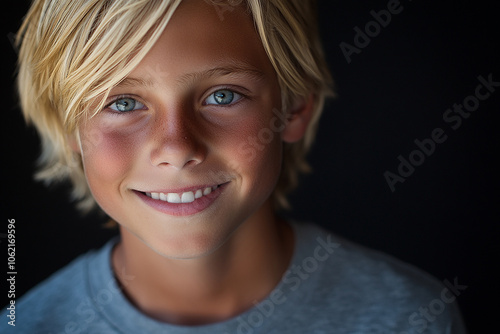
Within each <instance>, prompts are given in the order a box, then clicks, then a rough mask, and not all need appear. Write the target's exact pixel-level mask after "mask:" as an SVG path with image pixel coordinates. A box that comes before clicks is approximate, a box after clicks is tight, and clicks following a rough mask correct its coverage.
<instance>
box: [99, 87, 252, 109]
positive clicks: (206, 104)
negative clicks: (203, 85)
mask: <svg viewBox="0 0 500 334" xmlns="http://www.w3.org/2000/svg"><path fill="white" fill-rule="evenodd" d="M220 91H229V92H231V93H233V94H234V95H236V96H238V97H237V98H236V96H235V98H234V99H235V100H236V101H235V102H233V101H231V102H230V103H228V104H208V103H206V101H207V100H208V99H209V98H210V97H212V96H213V95H214V94H215V93H217V92H220ZM244 98H248V96H247V95H245V94H243V93H241V92H239V91H238V90H236V89H234V87H225V86H223V87H218V88H217V89H214V90H212V92H211V93H210V94H208V95H207V96H206V97H205V98H204V99H203V102H202V105H203V106H217V107H223V108H228V107H231V106H234V105H236V104H238V103H239V102H240V101H241V100H242V99H244ZM124 99H131V100H134V101H136V103H140V104H141V105H143V108H138V109H134V110H131V111H118V110H114V109H111V106H112V105H113V104H115V103H116V102H118V101H120V100H124ZM104 109H105V110H109V111H110V112H111V113H113V114H128V113H133V112H135V111H139V110H147V107H146V104H145V103H143V102H141V101H140V100H139V99H138V98H136V97H134V96H132V95H120V96H117V97H115V98H113V100H111V101H110V102H109V103H107V104H106V105H105V107H104Z"/></svg>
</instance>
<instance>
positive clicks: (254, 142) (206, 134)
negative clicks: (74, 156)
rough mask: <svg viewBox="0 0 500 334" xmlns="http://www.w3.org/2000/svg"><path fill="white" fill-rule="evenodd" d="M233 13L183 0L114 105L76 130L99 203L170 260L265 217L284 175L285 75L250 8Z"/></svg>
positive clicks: (114, 94)
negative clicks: (275, 65) (269, 51)
mask: <svg viewBox="0 0 500 334" xmlns="http://www.w3.org/2000/svg"><path fill="white" fill-rule="evenodd" d="M228 6H229V5H228ZM226 9H227V10H225V11H224V12H223V15H220V14H221V8H217V7H214V5H211V4H208V3H207V2H206V1H204V0H189V1H183V2H182V4H181V5H180V6H179V8H178V9H177V10H176V12H175V14H174V15H173V17H172V19H171V21H170V22H169V24H168V25H167V28H166V29H165V31H164V32H163V34H162V36H161V37H160V39H159V40H158V42H157V43H156V44H155V46H154V47H153V49H152V50H151V51H150V52H149V53H148V54H147V56H146V57H145V58H144V59H143V60H142V62H141V63H140V64H139V66H137V67H136V68H135V69H134V71H133V72H132V73H131V74H130V75H129V76H128V78H127V79H126V80H124V81H123V82H122V83H121V84H120V85H118V86H117V87H115V88H114V89H113V90H112V91H111V94H110V96H109V99H108V100H107V102H106V105H107V107H106V108H105V109H104V110H103V111H102V112H100V113H99V114H97V115H96V116H95V117H93V118H91V119H89V120H87V121H84V122H82V125H81V126H80V129H79V130H80V138H81V142H82V158H83V164H84V169H85V174H86V177H87V180H88V183H89V186H90V188H91V190H92V193H93V195H94V197H95V199H96V200H97V202H98V203H99V205H100V206H101V207H102V208H103V209H104V210H105V211H106V212H107V213H108V214H109V215H110V216H111V217H112V218H114V219H115V220H116V221H117V222H118V223H120V224H121V225H122V226H123V227H124V228H126V229H127V230H128V231H130V232H131V233H132V234H134V235H135V236H136V237H138V238H139V239H141V240H142V241H143V242H145V243H146V244H148V245H149V246H150V247H151V248H152V249H154V250H155V251H157V252H158V253H160V254H163V255H165V256H168V257H180V258H187V257H196V256H200V255H203V254H206V253H208V252H210V251H212V250H214V249H216V248H217V247H218V246H220V245H221V244H222V243H223V242H224V241H225V240H227V238H228V237H229V236H230V235H231V233H232V232H234V231H235V230H236V229H237V227H238V226H240V225H241V224H242V223H244V222H245V221H246V220H247V219H249V218H252V217H254V218H255V217H256V215H259V216H260V217H263V216H266V214H267V213H268V212H263V211H266V210H267V211H270V209H269V208H270V207H271V206H270V205H264V204H265V203H267V204H268V201H269V195H270V194H271V193H272V191H273V189H274V187H275V185H276V182H277V180H278V176H279V173H280V167H281V160H282V140H281V132H279V131H280V130H281V129H282V118H283V117H279V116H278V114H279V113H278V112H277V110H281V97H280V89H279V85H278V81H277V77H276V74H275V71H274V69H273V67H272V65H271V63H270V61H269V59H268V57H267V55H266V53H265V51H264V48H263V46H262V43H261V41H260V39H259V37H258V34H257V33H256V31H255V28H254V25H253V21H252V19H251V16H250V14H248V13H245V8H244V7H242V6H238V7H234V8H226ZM92 137H93V138H97V140H85V139H88V138H92ZM215 187H218V188H217V189H215V190H213V188H215ZM207 188H211V191H212V192H211V193H210V194H208V195H206V194H207V193H208V192H209V190H207ZM200 195H202V197H199V196H200ZM158 196H159V197H160V198H159V199H158ZM198 197H199V198H198ZM165 200H167V201H165ZM178 201H184V202H186V203H175V202H178ZM170 202H174V203H170Z"/></svg>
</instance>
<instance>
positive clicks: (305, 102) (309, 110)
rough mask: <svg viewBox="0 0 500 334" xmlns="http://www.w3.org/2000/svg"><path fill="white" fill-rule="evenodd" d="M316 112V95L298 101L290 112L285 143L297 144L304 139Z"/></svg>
mask: <svg viewBox="0 0 500 334" xmlns="http://www.w3.org/2000/svg"><path fill="white" fill-rule="evenodd" d="M313 111H314V95H313V94H311V95H309V96H308V97H307V98H304V99H300V100H298V101H297V102H296V103H295V104H294V105H293V107H292V108H291V109H290V110H289V115H288V122H287V123H286V126H285V129H284V130H283V133H282V138H283V141H285V142H287V143H295V142H297V141H299V140H300V139H302V137H304V134H305V133H306V130H307V127H308V125H309V123H310V122H311V119H312V116H313Z"/></svg>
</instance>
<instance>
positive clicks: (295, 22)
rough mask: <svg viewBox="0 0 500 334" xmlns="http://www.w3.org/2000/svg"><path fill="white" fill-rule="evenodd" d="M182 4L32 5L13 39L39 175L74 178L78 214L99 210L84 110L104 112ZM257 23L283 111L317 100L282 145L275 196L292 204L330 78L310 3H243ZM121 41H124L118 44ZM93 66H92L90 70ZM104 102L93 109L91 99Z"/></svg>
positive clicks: (138, 0)
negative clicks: (85, 159) (295, 137)
mask: <svg viewBox="0 0 500 334" xmlns="http://www.w3.org/2000/svg"><path fill="white" fill-rule="evenodd" d="M180 2H181V0H171V1H165V0H163V1H162V0H107V1H103V0H88V1H49V0H38V1H34V3H33V5H32V7H31V9H30V10H29V12H28V14H27V16H26V18H25V20H24V22H23V24H22V26H21V28H20V29H19V32H18V35H17V41H16V42H17V45H18V47H19V50H20V52H19V66H18V78H17V87H18V92H19V97H20V103H21V108H22V111H23V114H24V117H25V119H26V121H27V122H28V123H30V124H33V125H34V126H35V127H36V128H37V130H38V132H39V134H40V137H41V142H42V153H41V155H40V158H39V161H38V164H39V171H38V172H37V174H36V176H35V177H36V179H37V180H41V181H43V182H45V183H48V184H50V183H54V182H59V181H65V180H70V181H71V183H72V184H73V191H72V198H73V199H75V200H76V201H78V208H79V209H80V210H82V212H88V211H89V210H91V209H93V208H95V207H97V205H96V204H97V203H96V202H95V200H94V198H93V197H92V194H91V192H90V189H89V187H88V184H87V181H86V179H85V175H84V172H83V166H82V163H81V158H80V155H79V154H77V153H75V152H73V150H72V149H71V148H70V145H69V138H70V137H71V136H74V134H75V131H76V129H77V128H78V124H79V122H80V121H81V119H82V118H83V117H84V116H87V115H93V114H95V113H97V111H98V110H100V109H101V108H102V106H103V104H104V100H105V98H106V96H107V95H108V94H109V91H110V90H111V88H112V87H113V86H115V85H116V84H117V83H119V82H120V81H121V80H122V79H123V78H125V77H126V76H127V75H128V74H129V73H130V72H131V71H132V69H133V68H134V67H135V66H136V65H137V64H139V63H140V61H141V60H142V59H143V58H144V56H145V55H146V54H147V52H148V51H149V50H150V49H151V47H152V46H153V45H154V43H155V42H156V40H157V39H158V38H159V36H160V35H161V33H162V31H163V30H164V28H165V26H166V24H167V23H168V21H169V20H170V18H171V16H172V15H173V13H174V11H175V9H176V8H177V6H178V5H179V3H180ZM247 4H248V8H249V9H250V11H251V12H252V15H253V19H254V22H255V25H256V29H257V31H258V33H259V35H260V37H261V40H262V43H263V45H264V48H265V50H266V52H267V54H268V56H269V59H270V61H271V63H272V65H273V66H274V69H275V70H276V72H277V75H278V79H279V83H280V87H281V92H282V105H283V110H288V109H289V107H290V106H292V105H293V104H294V103H295V102H296V101H298V100H300V99H306V98H307V97H308V96H310V95H311V94H312V95H313V96H314V97H315V106H314V116H313V119H312V121H311V124H310V125H309V128H308V129H307V132H306V135H305V137H304V138H303V139H302V140H301V141H299V142H297V143H294V144H284V159H283V165H282V173H281V176H280V179H279V181H278V184H277V187H276V189H275V191H274V193H273V199H274V202H275V204H276V207H277V208H288V207H289V203H288V201H287V199H286V195H287V194H288V193H289V192H290V191H291V190H292V189H294V188H295V187H296V186H297V185H298V178H299V174H300V173H306V172H308V171H310V167H309V165H308V164H307V162H306V159H305V157H306V154H307V152H308V151H309V149H310V147H311V145H312V143H313V140H314V137H315V134H316V129H317V124H318V120H319V117H320V115H321V111H322V109H323V104H324V100H325V98H326V97H328V96H333V93H332V79H331V77H330V75H329V71H328V68H327V65H326V62H325V60H324V56H323V51H322V49H321V44H320V41H319V35H318V32H317V28H316V22H317V19H316V17H315V8H314V7H315V1H304V0H247ZM124 41H125V42H124ZM96 69H98V71H97V70H96ZM96 98H100V101H102V102H101V103H100V104H99V105H98V106H95V105H92V104H91V102H92V101H94V100H95V99H96Z"/></svg>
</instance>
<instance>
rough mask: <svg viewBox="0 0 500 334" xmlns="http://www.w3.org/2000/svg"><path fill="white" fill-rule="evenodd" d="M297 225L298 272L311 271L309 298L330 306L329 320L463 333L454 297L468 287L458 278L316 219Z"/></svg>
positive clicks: (358, 328)
mask: <svg viewBox="0 0 500 334" xmlns="http://www.w3.org/2000/svg"><path fill="white" fill-rule="evenodd" d="M295 230H296V235H297V238H298V239H299V240H298V243H297V244H298V245H300V244H301V245H302V246H298V247H300V248H299V249H298V250H297V253H300V255H299V254H296V255H299V258H296V259H295V261H296V268H295V272H296V273H298V272H300V271H302V272H303V276H302V277H306V276H305V274H307V275H309V276H310V277H308V278H307V279H308V280H311V284H308V286H310V287H312V286H314V290H313V291H310V297H309V298H310V300H311V302H312V303H316V304H317V305H320V306H321V307H322V308H324V309H325V310H328V311H327V313H328V321H329V322H330V323H332V322H333V323H335V325H338V326H341V327H342V326H345V325H346V323H349V321H351V322H352V324H351V326H352V327H351V330H355V331H360V332H364V331H367V330H368V329H370V330H371V331H372V332H374V333H378V331H376V328H380V329H385V330H387V329H389V328H394V329H397V330H398V331H397V332H396V333H398V334H399V333H406V332H408V333H412V332H414V331H417V332H422V331H424V330H426V331H427V332H428V333H452V332H453V333H463V331H462V330H463V324H462V322H461V318H460V313H459V311H458V308H457V305H456V303H455V300H456V298H457V296H458V295H459V294H460V293H461V290H460V288H462V291H463V289H464V287H463V286H461V285H459V283H458V282H457V281H453V279H452V280H451V282H450V281H444V282H443V283H442V282H439V281H437V280H436V279H435V278H434V277H432V276H431V275H429V274H428V273H426V272H424V271H422V270H420V269H418V268H417V267H415V266H413V265H411V264H408V263H405V262H403V261H401V260H399V259H397V258H395V257H393V256H390V255H388V254H384V253H382V252H380V251H376V250H373V249H369V248H367V247H364V246H361V245H358V244H357V243H355V242H352V241H349V240H347V239H345V238H341V237H338V236H336V235H334V234H333V233H331V232H329V231H327V230H325V229H322V228H320V227H319V226H317V225H314V224H301V223H296V224H295ZM298 267H301V268H300V269H299V268H298ZM288 274H289V275H292V274H291V273H290V272H289V273H288ZM299 278H300V277H299ZM332 314H335V315H337V316H334V317H332V316H331V315H332ZM380 332H381V333H382V332H384V331H383V330H381V331H380Z"/></svg>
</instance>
